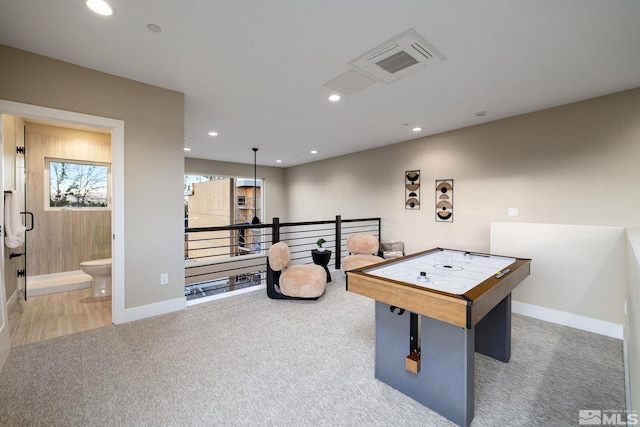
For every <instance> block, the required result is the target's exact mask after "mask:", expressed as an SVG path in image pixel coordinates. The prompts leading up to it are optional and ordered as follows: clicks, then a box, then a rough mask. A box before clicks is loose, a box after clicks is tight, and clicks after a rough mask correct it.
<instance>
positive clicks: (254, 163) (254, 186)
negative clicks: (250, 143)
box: [251, 148, 260, 224]
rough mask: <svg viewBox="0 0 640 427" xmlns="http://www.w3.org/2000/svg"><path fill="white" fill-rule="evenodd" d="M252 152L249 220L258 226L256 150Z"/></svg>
mask: <svg viewBox="0 0 640 427" xmlns="http://www.w3.org/2000/svg"><path fill="white" fill-rule="evenodd" d="M252 150H253V219H252V220H251V224H260V220H259V219H258V191H257V188H258V179H257V178H256V155H257V153H258V149H257V148H252Z"/></svg>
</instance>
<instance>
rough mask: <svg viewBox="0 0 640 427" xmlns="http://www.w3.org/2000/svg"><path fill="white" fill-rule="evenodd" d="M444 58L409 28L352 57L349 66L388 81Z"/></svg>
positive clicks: (407, 74) (415, 71) (429, 65)
mask: <svg viewBox="0 0 640 427" xmlns="http://www.w3.org/2000/svg"><path fill="white" fill-rule="evenodd" d="M445 59H446V58H445V57H444V55H442V54H441V53H440V52H438V51H437V50H436V49H435V48H434V47H433V46H431V45H430V44H429V43H427V41H426V40H425V39H423V38H422V37H420V35H419V34H418V33H416V32H415V31H414V30H408V31H406V32H404V33H402V34H400V35H399V36H398V37H396V38H394V39H393V40H389V41H388V42H386V43H384V44H383V45H381V46H378V47H376V48H375V49H372V50H370V51H369V52H367V53H365V54H364V55H362V56H361V57H359V58H357V59H354V60H353V61H351V62H349V65H351V66H352V67H354V68H357V69H358V70H361V71H363V72H364V73H366V74H368V75H370V76H373V77H375V78H376V79H378V80H380V81H382V82H385V83H391V82H393V81H396V80H398V79H401V78H403V77H407V76H409V75H411V74H414V73H417V72H418V71H422V70H425V69H426V68H427V67H431V66H433V65H435V64H439V63H441V62H443V61H444V60H445Z"/></svg>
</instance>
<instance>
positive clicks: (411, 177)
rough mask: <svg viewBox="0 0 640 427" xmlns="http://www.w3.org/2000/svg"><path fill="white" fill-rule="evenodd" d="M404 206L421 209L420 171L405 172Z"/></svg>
mask: <svg viewBox="0 0 640 427" xmlns="http://www.w3.org/2000/svg"><path fill="white" fill-rule="evenodd" d="M404 208H405V209H411V210H416V209H420V171H419V170H414V171H406V172H405V173H404Z"/></svg>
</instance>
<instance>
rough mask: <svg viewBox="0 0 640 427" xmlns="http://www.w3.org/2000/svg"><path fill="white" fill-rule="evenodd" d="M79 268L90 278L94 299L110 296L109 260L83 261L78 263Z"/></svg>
mask: <svg viewBox="0 0 640 427" xmlns="http://www.w3.org/2000/svg"><path fill="white" fill-rule="evenodd" d="M80 268H81V269H82V271H84V272H85V273H86V274H88V275H89V276H91V289H92V290H93V293H92V294H93V296H94V297H104V296H107V295H111V258H105V259H96V260H93V261H84V262H81V263H80Z"/></svg>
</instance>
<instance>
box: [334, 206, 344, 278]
mask: <svg viewBox="0 0 640 427" xmlns="http://www.w3.org/2000/svg"><path fill="white" fill-rule="evenodd" d="M335 258H336V270H340V258H342V217H341V216H340V215H336V257H335Z"/></svg>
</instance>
